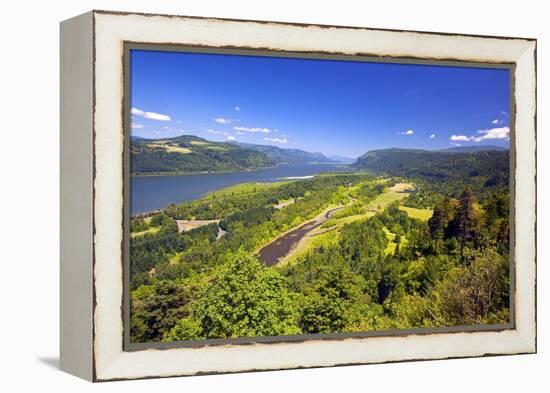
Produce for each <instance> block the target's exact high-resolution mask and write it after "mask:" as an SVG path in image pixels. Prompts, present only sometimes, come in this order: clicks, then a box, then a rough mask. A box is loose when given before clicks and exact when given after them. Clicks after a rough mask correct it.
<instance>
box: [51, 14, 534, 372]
mask: <svg viewBox="0 0 550 393" xmlns="http://www.w3.org/2000/svg"><path fill="white" fill-rule="evenodd" d="M125 42H139V43H153V44H177V45H185V46H209V47H232V48H257V49H262V50H274V51H286V52H300V53H320V52H323V53H331V54H338V55H370V56H383V57H390V58H414V59H428V60H447V61H476V62H482V63H508V64H514V65H515V73H514V75H515V80H514V87H515V88H514V92H515V103H516V107H515V109H516V111H515V114H514V116H513V117H512V119H514V122H515V123H514V128H515V130H516V138H514V139H513V142H514V146H513V147H512V151H513V152H514V153H515V163H516V166H515V173H514V179H515V190H516V192H515V193H512V195H514V198H515V200H514V201H513V202H514V206H515V223H514V227H515V236H514V239H515V249H514V253H515V255H514V259H515V293H514V294H513V296H514V304H515V313H514V315H515V320H514V328H512V329H507V330H502V331H476V332H447V333H431V334H408V335H403V336H391V337H384V336H378V337H368V338H357V337H353V338H346V339H342V340H322V339H319V340H317V339H315V340H307V341H305V342H301V343H297V342H296V343H289V342H280V343H269V344H264V343H256V344H251V345H238V344H232V345H231V344H228V345H219V346H203V347H200V348H167V349H144V350H137V351H124V349H123V312H122V298H123V264H122V263H121V261H122V258H123V247H122V245H123V243H124V242H123V225H122V224H123V214H122V212H123V209H122V205H123V195H124V193H123V175H124V174H123V153H124V152H123V146H124V141H123V94H124V88H123V52H124V43H125ZM61 50H62V54H61V83H62V85H61V111H62V112H61V181H62V184H61V211H62V213H61V368H62V369H63V370H65V371H67V372H70V373H72V374H75V375H78V376H80V377H82V378H85V379H88V380H92V381H106V380H116V379H134V378H146V377H159V376H179V375H195V374H204V373H223V372H239V371H247V370H274V369H288V368H297V367H325V366H334V365H344V364H365V363H380V362H393V361H405V360H418V359H442V358H450V357H470V356H484V355H498V354H518V353H533V352H535V351H536V306H535V296H536V251H535V250H536V248H535V238H536V236H535V235H536V101H535V99H536V98H535V97H536V94H535V93H536V41H535V40H533V39H520V38H499V37H480V36H466V35H450V34H439V33H420V32H410V31H389V30H376V29H365V28H352V27H330V26H316V25H308V26H306V25H296V24H282V23H271V22H268V23H267V22H257V21H235V20H220V19H208V18H191V17H179V16H178V17H175V16H166V15H164V16H162V15H144V14H122V13H110V12H101V11H93V12H90V13H87V14H84V15H81V16H78V17H75V18H73V19H70V20H68V21H65V22H63V23H62V25H61Z"/></svg>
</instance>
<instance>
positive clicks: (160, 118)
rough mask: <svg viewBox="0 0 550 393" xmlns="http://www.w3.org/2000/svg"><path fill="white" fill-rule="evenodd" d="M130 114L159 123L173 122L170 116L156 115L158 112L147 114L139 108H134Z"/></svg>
mask: <svg viewBox="0 0 550 393" xmlns="http://www.w3.org/2000/svg"><path fill="white" fill-rule="evenodd" d="M130 113H131V114H132V115H134V116H141V117H143V118H145V119H151V120H158V121H170V120H172V119H171V118H170V116H168V115H163V114H161V113H156V112H146V111H143V110H141V109H138V108H132V109H131V110H130Z"/></svg>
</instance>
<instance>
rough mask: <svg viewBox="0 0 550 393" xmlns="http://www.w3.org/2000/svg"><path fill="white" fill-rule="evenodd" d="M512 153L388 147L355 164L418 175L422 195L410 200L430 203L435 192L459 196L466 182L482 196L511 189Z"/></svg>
mask: <svg viewBox="0 0 550 393" xmlns="http://www.w3.org/2000/svg"><path fill="white" fill-rule="evenodd" d="M509 156H510V153H509V151H508V150H477V149H476V150H475V151H466V152H465V151H463V150H453V149H451V150H444V151H428V150H412V149H385V150H373V151H369V152H367V153H365V154H364V155H363V156H361V157H359V158H358V160H357V161H356V162H355V163H354V164H353V166H354V167H355V168H357V169H360V170H368V171H370V172H372V173H377V174H382V175H388V176H401V177H404V178H408V179H414V180H415V182H416V183H417V185H418V192H419V193H421V195H417V196H415V197H413V198H410V199H409V202H412V201H413V200H415V199H418V197H423V198H428V199H429V202H428V203H421V205H419V206H418V207H428V206H430V205H431V206H433V204H434V203H435V202H436V198H434V194H442V195H447V196H451V197H455V198H456V197H458V196H459V194H460V193H461V192H462V190H463V189H464V188H465V187H466V186H468V187H470V188H471V189H472V190H473V191H474V192H475V193H476V194H478V195H479V196H481V197H486V196H488V195H489V194H490V193H492V192H495V191H498V190H506V191H507V190H508V185H509V173H510V158H509ZM429 194H431V196H430V195H429ZM410 206H416V205H413V204H411V205H410Z"/></svg>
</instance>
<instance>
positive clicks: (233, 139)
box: [226, 135, 237, 141]
mask: <svg viewBox="0 0 550 393" xmlns="http://www.w3.org/2000/svg"><path fill="white" fill-rule="evenodd" d="M226 139H227V140H228V141H235V140H237V138H235V137H234V136H233V135H228V136H227V137H226Z"/></svg>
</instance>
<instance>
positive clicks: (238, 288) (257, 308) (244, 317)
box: [165, 250, 300, 341]
mask: <svg viewBox="0 0 550 393" xmlns="http://www.w3.org/2000/svg"><path fill="white" fill-rule="evenodd" d="M293 300H294V299H293V295H292V294H291V292H290V291H289V290H288V288H287V286H286V283H285V280H284V278H283V277H282V276H281V275H280V274H279V273H278V272H277V271H276V270H275V269H270V268H267V267H265V266H263V265H261V264H260V263H259V262H258V260H257V259H256V258H255V257H252V256H250V255H249V254H247V253H245V252H244V251H242V250H240V251H239V252H237V253H236V255H235V256H233V257H232V258H231V259H230V260H229V261H228V263H227V264H226V265H225V266H222V267H221V268H220V269H219V270H218V271H217V272H216V273H215V274H214V275H213V277H212V278H211V284H210V286H209V287H208V288H207V289H206V290H205V291H204V293H203V294H202V296H201V297H200V298H199V299H198V300H197V302H195V303H194V304H193V305H192V307H191V308H192V310H193V313H192V315H190V316H189V317H188V318H184V319H182V320H180V321H178V323H177V324H176V326H175V327H174V329H172V330H171V331H170V333H169V334H167V335H166V336H165V340H166V341H173V340H189V339H196V338H231V337H250V336H276V335H288V334H298V333H300V331H299V329H298V328H297V327H296V320H297V311H296V308H295V306H294V304H293Z"/></svg>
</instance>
